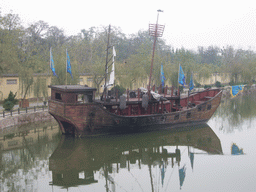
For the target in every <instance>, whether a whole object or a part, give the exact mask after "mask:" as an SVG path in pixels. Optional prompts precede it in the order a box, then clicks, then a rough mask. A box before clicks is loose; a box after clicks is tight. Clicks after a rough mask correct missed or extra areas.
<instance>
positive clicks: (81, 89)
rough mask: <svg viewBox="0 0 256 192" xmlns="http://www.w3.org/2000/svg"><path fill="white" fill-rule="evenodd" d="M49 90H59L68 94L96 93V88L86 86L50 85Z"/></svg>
mask: <svg viewBox="0 0 256 192" xmlns="http://www.w3.org/2000/svg"><path fill="white" fill-rule="evenodd" d="M48 87H49V88H51V89H52V90H57V91H61V92H68V93H84V92H92V91H96V90H97V89H96V88H93V87H86V86H84V85H49V86H48Z"/></svg>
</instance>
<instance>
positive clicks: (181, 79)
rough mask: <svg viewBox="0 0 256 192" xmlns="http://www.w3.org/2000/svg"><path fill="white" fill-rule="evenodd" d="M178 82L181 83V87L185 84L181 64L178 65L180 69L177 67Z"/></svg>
mask: <svg viewBox="0 0 256 192" xmlns="http://www.w3.org/2000/svg"><path fill="white" fill-rule="evenodd" d="M179 84H181V85H182V86H183V87H184V86H185V85H186V82H185V75H184V72H183V70H182V67H181V65H180V69H179Z"/></svg>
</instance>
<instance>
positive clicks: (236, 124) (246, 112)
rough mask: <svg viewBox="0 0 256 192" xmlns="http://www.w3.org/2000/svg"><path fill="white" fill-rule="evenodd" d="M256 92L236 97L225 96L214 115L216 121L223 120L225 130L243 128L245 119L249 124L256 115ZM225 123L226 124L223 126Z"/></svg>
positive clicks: (222, 127)
mask: <svg viewBox="0 0 256 192" xmlns="http://www.w3.org/2000/svg"><path fill="white" fill-rule="evenodd" d="M255 99H256V92H253V93H251V94H246V93H245V94H243V95H239V96H237V97H235V98H224V99H223V100H222V103H221V105H220V107H219V108H218V109H217V110H216V112H215V114H214V116H213V117H215V118H216V121H218V122H222V126H221V128H220V129H222V130H223V131H225V132H233V131H234V130H235V129H238V130H239V129H242V125H243V124H244V122H245V121H247V122H248V125H249V126H252V125H251V121H252V120H253V119H254V118H255V116H256V100H255ZM223 124H225V126H223Z"/></svg>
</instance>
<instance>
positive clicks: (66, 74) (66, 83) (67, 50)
mask: <svg viewBox="0 0 256 192" xmlns="http://www.w3.org/2000/svg"><path fill="white" fill-rule="evenodd" d="M67 52H68V50H67V49H66V85H67V79H68V76H67V73H68V72H67V71H68V60H67V58H68V54H67Z"/></svg>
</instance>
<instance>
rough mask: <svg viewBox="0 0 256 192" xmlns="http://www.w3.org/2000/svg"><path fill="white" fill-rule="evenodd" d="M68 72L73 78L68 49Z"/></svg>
mask: <svg viewBox="0 0 256 192" xmlns="http://www.w3.org/2000/svg"><path fill="white" fill-rule="evenodd" d="M67 72H68V73H69V74H70V75H71V77H72V79H73V75H72V71H71V64H70V58H69V55H68V51H67Z"/></svg>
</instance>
